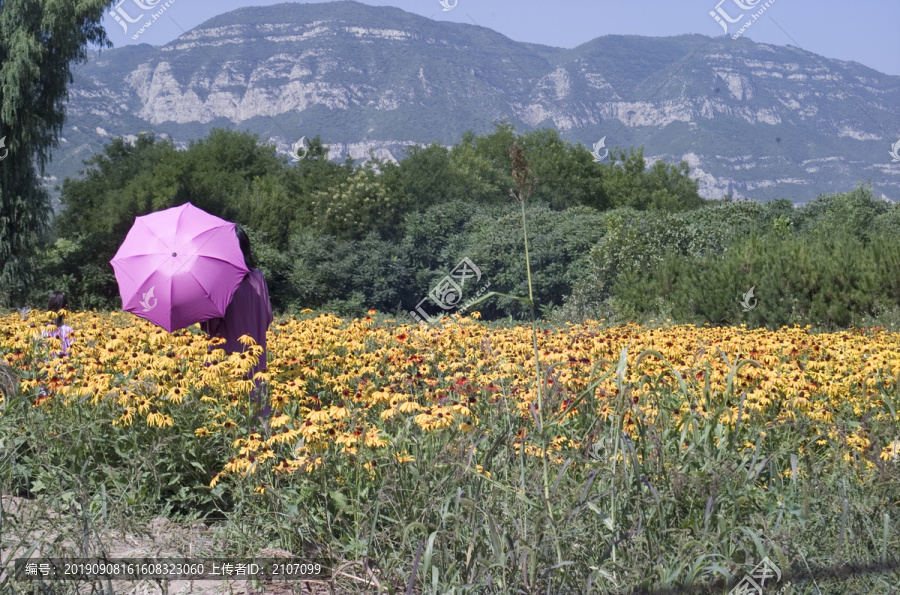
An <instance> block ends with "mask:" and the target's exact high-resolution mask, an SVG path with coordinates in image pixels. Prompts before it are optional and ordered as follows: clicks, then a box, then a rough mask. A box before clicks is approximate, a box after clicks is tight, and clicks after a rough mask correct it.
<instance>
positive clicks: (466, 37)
mask: <svg viewBox="0 0 900 595" xmlns="http://www.w3.org/2000/svg"><path fill="white" fill-rule="evenodd" d="M891 96H900V77H898V76H892V75H887V74H883V73H880V72H878V71H876V70H874V69H871V68H869V67H866V66H864V65H859V64H858V63H855V62H848V61H839V60H829V59H826V58H822V57H821V56H815V55H813V54H810V53H809V52H805V51H804V50H801V49H799V48H795V47H793V46H774V45H770V44H758V43H755V42H752V41H750V40H748V39H746V38H740V39H737V40H731V39H729V38H727V37H724V36H723V37H718V38H713V37H706V36H703V35H699V34H684V35H678V36H672V37H662V38H651V37H642V36H637V35H607V36H602V37H598V38H595V39H593V40H590V41H588V42H585V43H583V44H580V45H578V46H576V47H574V48H572V49H565V48H554V47H551V46H544V45H540V44H531V43H523V42H517V41H514V40H511V39H509V38H507V37H505V36H503V35H502V34H500V33H497V32H495V31H492V30H490V29H487V28H485V27H481V26H477V25H470V24H457V23H451V22H442V21H432V20H430V19H428V18H426V17H422V16H419V15H415V14H412V13H408V12H405V11H403V10H401V9H399V8H394V7H373V6H368V5H365V4H361V3H358V2H353V1H342V2H331V3H318V4H292V3H283V4H276V5H272V6H266V7H255V8H241V9H237V10H235V11H231V12H229V13H225V14H222V15H217V16H215V17H212V18H210V19H208V20H207V21H205V22H204V23H202V24H200V25H199V26H197V27H195V28H194V29H192V30H191V31H188V32H187V33H185V34H184V35H182V36H180V37H179V38H177V39H175V40H173V41H171V42H169V43H168V44H166V45H164V46H158V47H157V46H150V45H146V44H142V45H138V46H125V47H123V48H117V49H113V50H106V51H104V52H102V53H99V54H93V55H91V57H90V59H89V61H88V62H87V63H86V64H82V65H79V66H78V67H76V68H75V69H74V82H73V84H72V85H70V101H69V103H68V106H67V107H68V110H69V118H68V121H67V123H66V125H65V127H64V131H63V134H62V137H63V138H64V139H65V140H64V141H63V143H62V145H61V147H60V149H57V151H56V152H55V154H54V161H53V162H52V163H51V164H50V165H49V166H48V173H49V174H51V175H53V176H55V177H56V179H57V181H58V180H59V179H61V177H62V176H65V175H68V176H71V175H74V174H75V173H76V172H77V170H80V169H82V168H83V166H81V161H82V160H83V159H84V158H86V157H87V156H89V152H88V151H91V152H96V151H99V150H100V149H101V146H102V143H103V142H108V140H109V139H110V137H111V136H125V137H126V138H133V137H136V135H137V134H138V133H139V132H142V131H150V130H152V131H155V132H157V133H158V134H160V136H163V137H170V138H172V139H173V140H174V141H175V142H176V144H177V145H178V146H186V144H187V142H188V141H190V140H191V139H195V138H199V137H202V136H205V135H206V134H208V132H209V130H211V129H212V128H213V127H216V126H219V127H222V126H224V127H231V128H239V129H247V130H250V131H252V132H255V133H257V134H259V135H260V138H261V140H263V141H269V142H273V143H274V144H275V145H276V146H277V147H278V150H279V151H280V152H281V153H283V154H287V153H288V152H289V151H290V147H291V145H292V144H293V143H294V142H295V141H296V140H297V139H299V138H300V137H302V136H306V137H307V138H310V137H313V136H316V135H317V134H320V135H321V136H322V138H323V141H324V142H325V144H326V145H329V146H330V147H331V152H330V153H329V158H332V159H343V158H344V157H345V156H346V155H348V154H349V155H351V157H353V158H356V159H362V158H365V157H366V156H367V154H368V152H369V150H374V151H375V152H376V155H377V156H379V157H382V158H390V159H398V158H402V153H403V149H404V148H405V146H407V145H408V144H428V143H430V142H432V141H438V142H440V143H441V144H445V145H449V144H452V143H455V142H458V141H459V139H460V138H461V135H462V133H463V132H465V131H466V130H473V131H474V132H476V133H477V134H483V133H487V132H490V131H491V130H492V129H493V126H492V123H493V122H494V121H495V120H500V119H503V118H504V117H506V118H508V119H509V121H511V122H512V123H513V124H515V125H516V127H517V129H519V130H520V131H524V130H530V129H533V128H542V127H553V128H556V129H557V130H558V131H559V133H560V137H561V138H563V139H565V140H568V141H570V142H572V143H574V144H577V143H579V142H581V143H582V144H584V145H585V146H586V147H588V148H590V147H591V146H592V145H593V143H594V142H596V141H597V140H598V139H599V138H601V137H603V136H606V137H607V146H608V147H612V146H619V147H623V148H624V147H629V146H634V147H638V146H641V145H643V146H644V147H645V155H647V157H648V161H651V162H652V161H653V160H654V159H663V160H665V161H672V162H679V161H681V160H686V161H688V163H689V164H690V165H691V175H692V177H695V178H696V179H698V180H699V181H700V186H701V194H702V195H703V196H705V197H707V198H721V197H722V196H723V195H724V194H725V193H726V191H727V189H728V188H729V186H731V187H733V188H734V193H735V195H736V196H737V197H740V198H751V199H756V200H771V199H774V198H789V199H791V200H793V201H794V202H798V203H801V202H807V201H809V200H811V199H813V198H815V196H816V195H818V194H821V193H830V192H837V191H846V190H849V189H852V188H853V187H855V186H856V185H857V183H859V182H860V181H866V180H869V179H871V180H872V183H873V187H874V188H875V191H876V195H880V196H882V197H885V198H888V199H891V200H894V201H896V200H900V164H896V163H894V164H892V163H891V162H890V157H889V156H888V155H887V152H888V150H889V148H890V145H891V144H892V143H893V142H894V141H895V140H896V139H895V138H891V134H892V133H893V134H894V135H895V136H898V137H900V106H898V105H896V104H891V103H890V102H889V98H890V97H891Z"/></svg>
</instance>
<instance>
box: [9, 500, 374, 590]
mask: <svg viewBox="0 0 900 595" xmlns="http://www.w3.org/2000/svg"><path fill="white" fill-rule="evenodd" d="M0 503H2V507H3V508H2V513H3V515H2V519H0V520H2V524H0V584H2V583H3V580H4V576H3V575H4V574H5V573H10V574H12V572H13V570H14V564H15V560H16V559H17V558H21V557H28V558H39V557H46V558H83V557H100V556H101V555H105V556H106V557H108V558H156V559H164V558H221V554H219V553H218V551H224V549H221V546H222V539H223V537H222V536H221V535H220V533H221V531H217V530H216V527H210V526H209V525H207V524H205V523H202V522H195V523H192V524H187V525H183V524H178V523H175V522H173V521H171V520H169V519H167V518H163V517H157V518H154V519H152V520H150V521H149V522H148V523H143V524H137V525H135V526H132V527H129V528H127V529H125V530H122V529H118V530H114V529H111V528H108V527H94V526H90V523H85V522H84V515H81V514H80V513H79V511H78V510H77V507H74V506H73V507H72V510H71V512H70V513H69V514H65V513H60V512H59V511H58V510H53V509H52V508H51V507H50V506H48V505H46V504H45V503H44V502H42V501H41V500H28V499H25V498H17V497H13V496H3V497H2V499H0ZM217 544H219V545H218V546H217ZM29 550H30V553H29ZM85 552H86V553H87V554H88V555H87V556H86V555H85ZM293 556H294V554H292V553H291V552H288V551H285V550H283V549H279V548H269V547H264V548H260V549H259V550H258V551H257V552H255V554H254V555H253V556H249V557H253V558H288V557H293ZM298 557H299V556H298ZM352 566H355V567H352ZM338 574H339V578H338V579H337V580H336V581H334V583H333V584H332V587H333V589H334V590H332V591H329V589H328V585H327V584H325V583H324V582H312V581H310V582H300V581H291V582H271V583H266V584H264V585H263V586H261V587H253V586H252V585H249V584H248V582H247V581H246V580H237V579H231V580H219V581H207V580H204V581H187V580H171V581H168V584H165V582H164V581H153V580H143V581H112V582H111V583H109V586H111V587H112V589H113V593H115V594H116V595H186V594H189V593H190V594H196V595H224V594H228V595H262V594H265V595H288V594H301V593H302V594H305V595H324V594H326V593H329V592H330V593H336V594H349V593H366V592H369V593H374V592H376V589H375V588H372V587H371V586H370V587H366V580H365V579H364V577H365V570H364V569H363V568H362V567H361V566H360V565H347V566H346V567H344V568H341V569H339V572H338ZM338 583H348V586H346V587H344V586H342V585H339V584H338ZM15 585H16V587H18V588H19V589H21V590H24V591H25V592H29V591H30V585H29V581H19V582H17V583H15ZM59 585H65V587H66V588H65V589H64V590H63V591H62V592H65V593H79V594H80V593H91V592H92V590H93V592H94V593H96V592H97V591H96V586H98V583H94V585H91V584H88V583H86V582H85V583H82V584H80V585H79V584H77V583H76V582H74V581H73V582H67V583H59ZM349 585H358V586H359V587H360V588H358V589H356V588H354V587H352V586H349ZM102 586H103V588H107V586H108V584H107V583H104V584H103V585H102ZM54 592H57V591H54ZM104 593H106V591H104Z"/></svg>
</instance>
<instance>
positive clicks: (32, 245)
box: [0, 0, 112, 300]
mask: <svg viewBox="0 0 900 595" xmlns="http://www.w3.org/2000/svg"><path fill="white" fill-rule="evenodd" d="M110 4H111V0H0V140H3V141H4V142H2V143H0V145H4V146H2V147H0V157H2V158H3V159H2V161H0V300H4V299H9V297H10V296H11V295H16V294H17V293H18V292H20V291H21V290H22V289H23V288H24V287H25V285H26V284H27V283H28V281H29V279H28V261H29V257H30V256H31V255H32V254H34V252H35V250H36V249H37V247H38V242H39V239H40V235H41V233H42V232H43V231H44V230H45V228H46V224H47V221H48V218H49V215H50V201H49V196H48V194H47V192H46V190H45V189H44V187H43V185H42V182H41V176H42V175H43V173H44V167H45V165H46V163H47V160H48V159H49V157H50V149H51V148H54V147H57V146H58V145H59V133H60V132H61V130H62V125H63V122H64V121H65V100H66V98H67V89H68V85H69V84H70V83H71V82H72V72H71V66H72V64H73V63H77V62H83V61H85V60H86V59H87V46H88V44H89V43H93V44H96V45H98V46H100V47H111V46H112V44H111V43H110V42H109V40H108V39H107V37H106V33H105V32H104V30H103V28H102V27H101V25H100V20H101V18H102V16H103V11H104V9H105V8H106V7H107V6H109V5H110Z"/></svg>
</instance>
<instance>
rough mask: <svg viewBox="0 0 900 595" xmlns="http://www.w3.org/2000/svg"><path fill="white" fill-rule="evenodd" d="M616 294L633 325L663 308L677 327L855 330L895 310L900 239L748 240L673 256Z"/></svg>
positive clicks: (622, 282) (624, 282) (816, 235)
mask: <svg viewBox="0 0 900 595" xmlns="http://www.w3.org/2000/svg"><path fill="white" fill-rule="evenodd" d="M751 287H752V288H754V295H753V299H749V300H748V301H747V302H746V303H747V305H748V306H752V307H751V308H749V310H748V311H745V308H744V307H743V306H742V298H743V296H744V295H745V294H746V293H747V292H748V291H749V290H750V288H751ZM614 293H615V303H616V305H617V307H618V308H619V310H620V311H621V312H622V313H623V314H624V315H628V316H632V317H635V318H638V319H641V318H645V317H648V316H655V315H659V313H660V304H665V305H666V309H667V311H668V313H670V314H671V317H672V318H673V319H675V320H676V321H677V322H692V323H698V324H699V323H707V322H708V323H712V324H742V323H743V324H748V325H750V326H764V327H768V328H771V329H774V328H779V327H781V326H785V325H793V324H800V325H801V326H805V325H812V326H813V327H814V328H817V329H821V330H833V329H837V328H846V327H848V326H860V325H862V324H863V323H864V322H865V321H867V320H872V319H873V318H874V317H877V316H878V315H879V314H880V313H882V312H886V311H890V310H891V309H892V308H896V307H897V306H900V238H897V237H896V236H894V237H891V236H879V237H876V238H872V240H871V241H869V242H863V241H862V240H861V239H859V238H857V237H855V236H854V235H853V234H851V233H849V232H836V231H833V230H829V232H828V233H826V232H824V231H817V232H809V233H807V234H802V235H797V236H790V237H780V236H778V235H776V234H774V233H771V234H767V235H766V236H759V235H753V236H752V237H750V238H748V239H746V240H744V241H741V242H738V243H737V244H734V245H732V246H731V247H729V249H728V250H727V251H726V252H725V253H724V254H723V255H722V256H716V255H706V256H697V257H693V258H685V257H678V256H674V255H673V256H670V257H668V258H666V259H665V260H664V261H663V262H662V264H661V265H660V266H659V267H658V268H657V269H656V270H655V271H654V272H653V273H652V274H651V275H650V276H649V277H646V278H640V277H638V276H637V275H634V274H626V275H623V276H622V277H620V278H619V280H618V282H617V284H616V287H615V289H614Z"/></svg>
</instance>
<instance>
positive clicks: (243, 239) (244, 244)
mask: <svg viewBox="0 0 900 595" xmlns="http://www.w3.org/2000/svg"><path fill="white" fill-rule="evenodd" d="M234 234H235V235H236V236H237V239H238V244H240V245H241V252H243V253H244V262H245V263H246V264H247V268H248V269H252V268H254V266H255V265H256V263H255V262H253V252H251V251H250V237H249V236H248V235H247V232H246V231H244V228H243V227H241V226H240V225H235V226H234Z"/></svg>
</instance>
